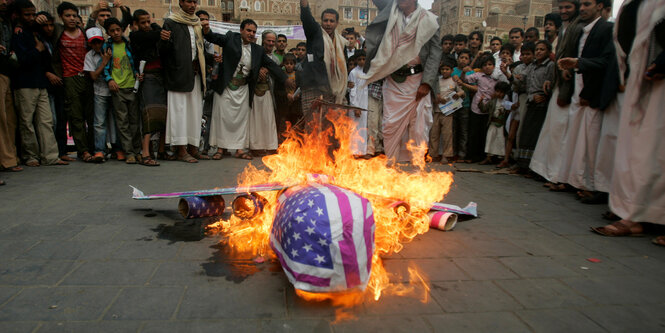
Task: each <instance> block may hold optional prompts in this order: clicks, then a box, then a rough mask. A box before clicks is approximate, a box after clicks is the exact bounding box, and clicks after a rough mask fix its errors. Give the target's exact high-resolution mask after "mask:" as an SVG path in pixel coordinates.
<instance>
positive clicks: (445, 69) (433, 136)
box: [429, 57, 464, 164]
mask: <svg viewBox="0 0 665 333" xmlns="http://www.w3.org/2000/svg"><path fill="white" fill-rule="evenodd" d="M454 67H455V65H454V62H453V61H452V60H451V59H450V58H449V57H444V58H443V60H442V62H441V67H439V72H440V73H441V76H440V77H439V93H438V94H437V96H436V99H437V102H438V103H439V104H445V103H448V102H449V101H450V100H449V99H448V96H449V95H450V94H451V93H453V96H452V98H453V99H458V98H460V97H464V91H463V90H462V89H461V88H460V87H458V86H457V84H456V83H455V81H454V80H453V78H452V77H451V75H452V73H453V68H454ZM458 111H459V110H457V111H456V112H458ZM432 113H433V116H434V122H433V123H432V129H431V130H430V132H429V155H430V156H431V157H432V161H433V162H438V161H441V163H443V164H447V163H448V158H452V156H453V117H454V114H449V115H447V116H446V115H444V114H443V113H442V112H441V110H439V108H438V107H434V108H432ZM441 140H443V146H442V147H441V148H442V150H443V154H442V155H439V143H440V142H441Z"/></svg>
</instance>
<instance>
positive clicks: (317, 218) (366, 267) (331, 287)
mask: <svg viewBox="0 0 665 333" xmlns="http://www.w3.org/2000/svg"><path fill="white" fill-rule="evenodd" d="M374 228H375V226H374V214H373V212H372V205H371V203H370V202H369V200H367V199H366V198H363V197H361V196H360V195H358V194H356V193H354V192H352V191H350V190H347V189H342V188H339V187H336V186H333V185H329V184H318V183H309V184H307V185H299V186H294V187H291V188H289V189H287V190H286V191H285V192H284V193H282V194H281V195H280V196H279V199H278V207H277V210H276V213H275V219H274V221H273V224H272V230H271V233H270V246H271V247H272V249H273V250H274V251H275V254H276V255H277V257H278V258H279V261H280V263H281V264H282V268H283V269H284V273H286V276H287V277H288V279H289V281H290V282H291V283H292V284H293V285H294V287H295V288H296V289H300V290H305V291H312V292H331V291H332V292H334V291H343V290H348V289H353V288H359V289H362V290H364V289H365V287H366V286H367V281H368V279H369V275H370V272H371V269H372V254H373V253H374Z"/></svg>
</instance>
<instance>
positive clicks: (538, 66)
mask: <svg viewBox="0 0 665 333" xmlns="http://www.w3.org/2000/svg"><path fill="white" fill-rule="evenodd" d="M551 52H552V44H550V42H548V41H545V40H540V41H538V42H536V50H535V58H536V60H535V61H534V62H533V63H532V64H531V65H530V68H529V69H528V70H527V74H526V93H527V111H526V115H524V117H523V118H522V121H523V122H524V123H523V125H522V130H521V132H520V140H519V146H518V147H519V149H518V151H517V164H518V166H519V168H520V170H519V171H522V172H526V171H527V170H528V167H529V163H531V156H533V151H534V150H535V149H536V143H538V137H539V136H540V130H541V129H542V127H543V123H544V122H545V116H546V115H547V104H548V101H549V96H550V93H551V92H550V91H545V90H543V89H544V85H545V81H552V80H553V79H554V62H552V61H551V60H550V53H551Z"/></svg>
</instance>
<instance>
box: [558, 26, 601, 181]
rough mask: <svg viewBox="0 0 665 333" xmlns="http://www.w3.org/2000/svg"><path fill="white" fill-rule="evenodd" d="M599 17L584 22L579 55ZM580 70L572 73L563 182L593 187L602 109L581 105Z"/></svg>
mask: <svg viewBox="0 0 665 333" xmlns="http://www.w3.org/2000/svg"><path fill="white" fill-rule="evenodd" d="M599 19H600V17H598V18H597V19H596V20H594V21H593V22H591V23H589V24H587V25H586V26H585V27H584V28H583V29H582V36H581V37H580V41H579V48H578V50H579V51H578V55H577V56H578V57H581V56H582V51H583V50H584V46H585V44H586V40H587V37H589V33H590V32H591V29H593V27H594V26H595V25H596V23H597V22H598V20H599ZM582 77H583V74H575V94H574V95H573V98H572V101H571V108H570V112H569V118H568V133H569V134H570V136H568V138H567V139H568V140H567V141H566V144H565V145H564V146H563V148H564V149H565V153H566V157H567V163H565V164H564V165H567V166H568V168H567V170H566V171H567V173H566V174H565V175H562V179H563V182H565V183H568V184H570V185H571V186H574V187H576V188H579V189H583V190H587V191H595V190H596V186H595V181H594V174H595V171H594V170H595V167H596V154H597V151H598V142H599V140H600V129H601V125H602V123H603V113H602V111H600V110H599V109H595V108H592V107H590V106H582V105H580V97H579V94H580V92H581V91H582V89H583V88H584V82H583V81H582Z"/></svg>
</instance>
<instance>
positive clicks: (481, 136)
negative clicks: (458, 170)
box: [457, 55, 497, 161]
mask: <svg viewBox="0 0 665 333" xmlns="http://www.w3.org/2000/svg"><path fill="white" fill-rule="evenodd" d="M479 63H480V66H481V72H477V73H474V74H471V75H466V76H465V77H462V78H461V79H460V80H458V82H457V83H458V84H461V85H462V86H464V87H465V88H467V89H468V90H470V91H475V92H476V94H475V95H474V96H473V100H472V101H471V113H469V144H468V148H467V157H468V158H470V159H471V160H472V161H480V160H482V159H483V158H484V156H485V137H486V133H487V122H488V118H489V114H487V113H483V112H482V111H481V110H480V108H479V106H478V104H479V102H480V101H481V100H482V101H483V102H485V103H486V102H487V101H488V100H489V99H490V98H492V95H493V94H494V85H496V82H497V80H495V79H493V78H492V73H493V72H494V67H495V66H494V57H493V56H492V55H487V56H484V57H483V58H482V59H481V60H480V62H479ZM474 83H475V84H476V85H473V84H474Z"/></svg>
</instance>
